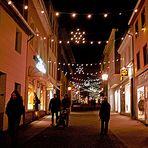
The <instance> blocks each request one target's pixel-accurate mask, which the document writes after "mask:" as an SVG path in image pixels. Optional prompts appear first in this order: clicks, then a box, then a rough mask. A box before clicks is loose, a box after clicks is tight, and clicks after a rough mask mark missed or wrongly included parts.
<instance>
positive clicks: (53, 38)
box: [0, 0, 58, 130]
mask: <svg viewBox="0 0 148 148" xmlns="http://www.w3.org/2000/svg"><path fill="white" fill-rule="evenodd" d="M0 24H1V27H0V34H1V37H0V43H1V47H0V58H1V60H0V84H1V85H0V94H1V95H0V97H1V99H0V101H1V102H0V130H5V129H6V128H7V117H6V115H5V107H6V104H7V102H8V100H9V98H10V94H11V92H12V91H13V90H14V89H17V90H18V91H19V92H20V94H21V95H22V98H23V102H24V106H25V116H24V118H22V122H21V123H23V122H24V123H27V122H30V121H32V120H34V119H36V117H40V116H43V115H45V114H46V113H47V112H48V104H49V101H50V99H51V98H52V97H53V94H54V93H56V91H57V89H58V87H57V43H58V41H57V40H58V23H57V20H56V17H55V15H54V10H53V7H52V4H51V2H50V0H49V1H46V3H44V1H42V0H29V1H28V0H20V1H17V0H12V1H7V0H2V1H0ZM8 43H9V44H8ZM34 93H36V94H37V96H38V98H39V99H40V104H39V111H38V112H36V111H35V109H34Z"/></svg>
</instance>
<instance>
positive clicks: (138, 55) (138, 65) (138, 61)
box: [137, 52, 140, 70]
mask: <svg viewBox="0 0 148 148" xmlns="http://www.w3.org/2000/svg"><path fill="white" fill-rule="evenodd" d="M137 69H138V70H139V69H140V52H138V53H137Z"/></svg>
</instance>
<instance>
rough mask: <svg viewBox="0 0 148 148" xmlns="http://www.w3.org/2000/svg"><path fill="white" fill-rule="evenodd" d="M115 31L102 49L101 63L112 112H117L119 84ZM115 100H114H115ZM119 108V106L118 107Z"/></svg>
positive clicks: (118, 62)
mask: <svg viewBox="0 0 148 148" xmlns="http://www.w3.org/2000/svg"><path fill="white" fill-rule="evenodd" d="M115 39H116V29H112V31H111V34H110V37H109V39H108V43H107V44H106V46H105V49H104V52H103V54H104V62H103V65H104V66H103V72H105V73H107V74H108V80H107V82H104V83H107V84H105V85H107V92H108V99H109V103H110V105H111V110H112V111H118V112H119V110H120V109H119V108H117V104H120V102H119V101H120V98H119V97H118V95H119V88H118V87H119V86H118V84H119V82H120V80H119V79H120V72H119V68H120V59H119V54H118V53H117V48H116V42H115ZM115 98H116V99H115ZM118 106H119V105H118Z"/></svg>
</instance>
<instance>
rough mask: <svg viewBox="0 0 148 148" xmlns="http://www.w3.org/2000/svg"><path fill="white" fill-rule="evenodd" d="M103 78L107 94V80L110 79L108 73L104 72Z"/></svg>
mask: <svg viewBox="0 0 148 148" xmlns="http://www.w3.org/2000/svg"><path fill="white" fill-rule="evenodd" d="M102 80H103V82H104V94H105V96H107V80H108V74H106V73H104V74H102Z"/></svg>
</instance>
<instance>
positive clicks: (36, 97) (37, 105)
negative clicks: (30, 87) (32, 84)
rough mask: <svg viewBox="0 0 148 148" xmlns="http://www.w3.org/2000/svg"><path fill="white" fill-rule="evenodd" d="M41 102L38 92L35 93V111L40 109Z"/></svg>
mask: <svg viewBox="0 0 148 148" xmlns="http://www.w3.org/2000/svg"><path fill="white" fill-rule="evenodd" d="M39 104H40V100H39V98H38V96H37V94H36V93H34V109H35V111H38V110H39Z"/></svg>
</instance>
